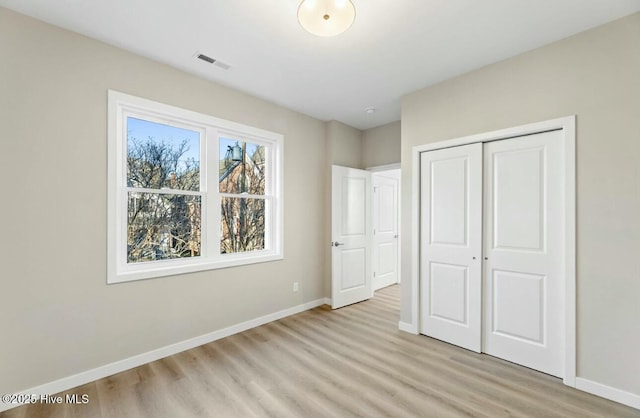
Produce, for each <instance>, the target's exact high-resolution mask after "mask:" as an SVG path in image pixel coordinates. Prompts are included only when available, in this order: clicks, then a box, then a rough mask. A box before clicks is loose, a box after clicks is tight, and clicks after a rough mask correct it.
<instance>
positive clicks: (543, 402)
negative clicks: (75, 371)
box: [0, 286, 640, 418]
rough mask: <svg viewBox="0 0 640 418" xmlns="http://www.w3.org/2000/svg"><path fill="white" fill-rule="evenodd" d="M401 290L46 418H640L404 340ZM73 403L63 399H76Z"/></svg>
mask: <svg viewBox="0 0 640 418" xmlns="http://www.w3.org/2000/svg"><path fill="white" fill-rule="evenodd" d="M399 298H400V290H399V286H391V287H388V288H386V289H383V290H381V291H379V292H376V297H375V298H374V299H372V300H370V301H367V302H362V303H359V304H355V305H351V306H348V307H345V308H342V309H339V310H336V311H331V310H330V309H329V308H328V307H326V306H325V307H320V308H316V309H313V310H310V311H307V312H303V313H300V314H298V315H294V316H291V317H288V318H285V319H282V320H280V321H276V322H273V323H270V324H267V325H263V326H261V327H258V328H254V329H252V330H249V331H246V332H243V333H241V334H237V335H234V336H231V337H228V338H224V339H222V340H219V341H216V342H213V343H210V344H206V345H203V346H201V347H197V348H194V349H192V350H189V351H185V352H183V353H180V354H176V355H174V356H171V357H167V358H165V359H162V360H158V361H155V362H153V363H149V364H146V365H144V366H140V367H137V368H135V369H131V370H128V371H125V372H122V373H119V374H116V375H113V376H110V377H107V378H104V379H101V380H98V381H96V382H92V383H89V384H87V385H84V386H81V387H78V388H75V389H73V390H71V391H69V392H66V393H70V394H79V395H82V394H86V395H88V397H89V403H87V404H84V405H64V404H63V405H41V404H36V405H25V406H22V407H19V408H15V409H12V410H9V411H6V412H4V413H0V417H3V418H22V417H29V418H36V417H47V418H50V417H154V418H156V417H171V418H179V417H503V416H512V417H640V410H636V409H632V408H628V407H625V406H623V405H620V404H617V403H614V402H611V401H608V400H605V399H601V398H598V397H596V396H592V395H589V394H587V393H584V392H580V391H577V390H574V389H571V388H569V387H566V386H564V385H563V384H562V382H561V381H560V380H559V379H556V378H554V377H551V376H548V375H545V374H542V373H538V372H535V371H533V370H530V369H527V368H524V367H520V366H517V365H514V364H511V363H508V362H505V361H502V360H499V359H496V358H492V357H489V356H486V355H480V354H476V353H472V352H469V351H466V350H463V349H460V348H457V347H454V346H451V345H449V344H446V343H443V342H441V341H437V340H434V339H431V338H428V337H425V336H415V335H410V334H407V333H404V332H400V331H398V329H397V328H398V315H399V304H400V303H399ZM66 393H62V394H60V395H63V396H64V395H65V394H66Z"/></svg>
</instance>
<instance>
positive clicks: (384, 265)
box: [372, 170, 400, 290]
mask: <svg viewBox="0 0 640 418" xmlns="http://www.w3.org/2000/svg"><path fill="white" fill-rule="evenodd" d="M394 171H395V170H394ZM398 171H400V170H398ZM372 179H373V290H378V289H381V288H383V287H385V286H389V285H392V284H395V283H398V188H399V183H400V182H399V180H398V178H394V177H389V176H387V175H385V174H378V173H374V174H373V177H372Z"/></svg>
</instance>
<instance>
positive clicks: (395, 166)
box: [365, 163, 402, 172]
mask: <svg viewBox="0 0 640 418" xmlns="http://www.w3.org/2000/svg"><path fill="white" fill-rule="evenodd" d="M401 168H402V165H401V164H400V163H393V164H385V165H376V166H373V167H367V168H365V170H367V171H372V172H376V171H389V170H399V169H401Z"/></svg>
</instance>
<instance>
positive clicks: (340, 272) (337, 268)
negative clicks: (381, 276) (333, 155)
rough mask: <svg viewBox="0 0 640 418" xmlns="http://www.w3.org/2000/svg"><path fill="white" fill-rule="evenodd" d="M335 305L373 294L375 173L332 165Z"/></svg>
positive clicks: (334, 306)
mask: <svg viewBox="0 0 640 418" xmlns="http://www.w3.org/2000/svg"><path fill="white" fill-rule="evenodd" d="M331 231H332V242H331V271H332V274H331V307H332V308H333V309H336V308H340V307H342V306H346V305H350V304H352V303H356V302H360V301H363V300H365V299H369V298H370V297H371V292H372V291H371V281H372V273H371V237H372V228H371V173H370V172H369V171H364V170H357V169H355V168H347V167H340V166H335V165H334V166H333V167H332V190H331Z"/></svg>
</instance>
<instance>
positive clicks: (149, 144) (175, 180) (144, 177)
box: [127, 117, 200, 191]
mask: <svg viewBox="0 0 640 418" xmlns="http://www.w3.org/2000/svg"><path fill="white" fill-rule="evenodd" d="M127 186H128V187H141V188H147V189H162V188H169V189H178V190H192V191H199V190H200V133H199V132H196V131H191V130H188V129H182V128H177V127H175V126H169V125H163V124H161V123H155V122H150V121H147V120H142V119H136V118H132V117H128V118H127Z"/></svg>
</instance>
